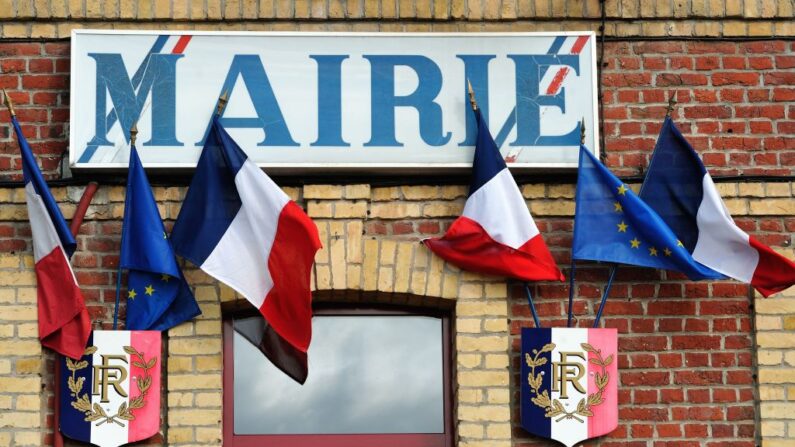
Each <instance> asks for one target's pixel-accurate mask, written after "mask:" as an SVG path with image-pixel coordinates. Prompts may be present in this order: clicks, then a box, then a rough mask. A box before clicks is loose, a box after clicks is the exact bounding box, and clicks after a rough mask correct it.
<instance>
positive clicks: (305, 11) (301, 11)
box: [293, 0, 311, 19]
mask: <svg viewBox="0 0 795 447" xmlns="http://www.w3.org/2000/svg"><path fill="white" fill-rule="evenodd" d="M293 4H294V5H295V17H296V18H298V19H306V18H309V17H310V15H311V12H310V11H311V10H310V4H309V0H293Z"/></svg>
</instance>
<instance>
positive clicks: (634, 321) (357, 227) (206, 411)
mask: <svg viewBox="0 0 795 447" xmlns="http://www.w3.org/2000/svg"><path fill="white" fill-rule="evenodd" d="M782 186H784V187H786V191H785V190H784V188H782ZM720 188H721V190H722V193H723V194H724V197H726V198H727V199H728V200H727V202H728V204H729V206H730V207H731V211H732V213H733V214H734V215H735V216H736V217H737V218H738V222H739V224H740V225H741V226H742V227H743V228H744V229H745V230H746V231H749V232H751V233H752V234H754V235H755V236H756V237H759V238H760V239H762V240H765V239H767V240H768V241H770V239H769V238H770V237H771V236H775V237H779V236H780V235H782V234H783V235H784V236H785V237H786V238H787V240H789V238H791V237H792V233H794V232H795V210H792V209H790V210H789V211H787V212H784V213H782V211H781V210H780V208H779V207H778V205H777V203H778V202H777V201H778V200H781V199H778V198H774V197H763V196H765V195H767V193H766V191H768V192H772V193H773V195H778V196H781V197H783V198H785V199H786V200H789V201H790V203H792V200H793V193H792V188H793V184H792V183H767V184H751V185H748V184H736V183H723V184H721V186H720ZM80 191H81V188H78V187H74V188H55V190H54V192H55V194H56V198H57V199H58V200H59V201H60V202H62V203H64V202H65V203H66V204H68V205H71V206H66V207H64V209H65V210H66V212H67V218H68V217H71V216H70V214H71V212H72V211H70V210H73V209H74V208H73V205H74V204H75V203H76V199H77V198H78V196H79V193H80ZM773 191H775V192H773ZM287 192H288V193H289V194H290V195H291V196H292V197H293V198H294V199H296V200H298V201H299V203H301V204H302V205H303V206H305V207H307V209H308V211H309V214H310V215H311V217H312V218H313V219H315V221H316V222H317V224H318V227H319V229H320V234H321V238H322V241H323V245H324V249H323V250H321V251H320V252H319V253H318V255H317V258H316V261H317V270H316V275H315V276H314V277H313V288H314V289H315V290H341V291H342V290H344V291H347V293H346V294H342V295H338V296H346V297H348V298H346V299H351V298H352V297H354V299H359V300H361V299H362V298H361V297H362V296H364V295H359V293H360V292H381V293H383V294H384V295H382V298H380V299H379V300H386V301H389V297H390V296H396V297H401V298H400V300H402V301H400V302H406V301H405V300H406V299H408V300H409V301H408V302H411V303H414V304H420V305H421V304H423V303H429V304H430V305H436V304H435V303H434V302H433V301H432V300H430V298H424V297H440V298H443V299H450V300H455V315H456V323H455V326H456V333H457V336H456V340H455V352H456V373H455V374H456V376H455V382H456V385H457V405H456V409H455V412H456V413H455V418H456V421H457V423H458V434H459V444H458V445H459V446H483V447H486V446H489V447H500V446H505V447H508V446H517V447H518V446H523V447H524V446H552V445H553V444H552V443H549V442H541V441H537V440H533V439H531V438H529V437H528V436H527V435H526V434H525V433H524V432H523V431H522V430H521V429H519V428H518V427H517V422H516V421H517V418H518V409H517V406H516V399H517V393H518V377H517V375H516V374H515V371H517V369H518V360H519V359H518V349H519V348H518V331H519V328H520V327H521V326H524V325H528V326H529V325H532V323H531V320H530V316H529V312H528V308H527V305H526V303H525V301H524V297H523V295H522V294H521V293H520V290H518V289H517V290H514V289H510V292H509V288H507V287H506V284H505V283H504V282H503V280H502V279H500V278H490V277H482V276H480V275H474V274H471V273H466V272H461V271H460V270H458V269H456V268H454V267H451V266H449V265H446V264H445V263H443V262H441V260H440V259H439V258H436V257H433V256H431V255H430V253H429V252H428V251H427V250H426V249H425V248H424V247H423V246H421V245H420V244H417V240H418V239H419V238H422V237H426V236H431V235H438V234H441V233H442V232H443V231H444V228H445V226H446V225H447V224H448V223H449V222H450V221H451V219H452V218H453V217H454V216H456V215H458V213H459V212H460V210H461V208H462V206H463V202H464V197H465V194H466V188H465V187H463V186H443V187H439V186H411V187H371V186H369V185H347V186H331V185H310V186H305V187H303V188H287ZM522 192H523V194H524V196H525V198H526V199H527V200H528V204H529V205H530V206H531V208H532V209H533V211H534V214H535V216H536V218H537V222H538V224H539V228H540V229H541V231H542V233H543V234H544V235H545V238H546V240H547V242H548V243H549V245H550V247H551V249H552V252H553V254H554V256H555V257H556V259H557V260H558V261H559V262H560V263H561V264H562V265H567V263H568V248H569V245H570V239H571V226H572V220H571V219H572V209H573V207H572V205H573V201H572V196H573V187H572V186H571V185H541V184H528V185H524V186H523V187H522ZM123 194H124V190H123V188H121V187H101V188H100V189H99V192H98V193H97V196H95V200H94V204H93V205H92V206H91V207H90V209H89V212H88V215H87V220H86V222H84V224H83V226H82V228H81V235H80V236H79V237H78V242H79V251H78V254H76V255H75V262H74V263H75V266H76V267H77V274H78V279H79V280H80V283H81V285H82V288H83V290H84V292H85V294H86V298H87V299H88V300H89V302H90V310H91V314H92V317H93V318H94V320H95V321H97V322H99V323H100V324H102V325H103V326H105V327H107V326H108V325H109V322H110V321H111V318H112V317H111V311H112V302H113V283H114V278H113V274H114V270H115V265H116V262H117V259H118V252H117V250H118V243H119V230H120V222H119V216H120V215H121V208H122V206H123ZM183 194H184V188H181V187H174V188H163V187H158V188H155V197H156V198H157V200H158V201H159V202H160V203H161V212H162V213H163V214H164V217H165V218H166V219H168V220H172V219H173V218H174V217H175V216H176V215H177V213H178V209H179V205H180V201H181V199H182V197H183ZM785 194H786V195H785ZM0 201H2V202H3V203H4V205H3V207H1V208H0V211H3V212H6V213H7V214H3V215H2V225H0V234H2V236H0V241H1V242H3V243H5V242H7V241H13V242H14V243H15V246H16V249H14V250H13V251H12V250H7V251H6V252H5V254H4V255H3V256H2V257H0V270H2V274H0V297H2V299H3V300H2V303H0V308H2V309H1V310H2V312H0V315H2V317H0V318H2V320H3V321H4V323H6V324H3V327H4V328H6V329H5V332H3V333H2V334H0V337H2V338H3V343H2V348H1V349H2V351H1V352H0V355H1V357H0V405H3V406H4V410H5V411H4V412H3V413H2V416H0V423H2V424H0V446H4V445H9V446H10V445H14V446H20V445H40V443H41V442H42V441H41V439H44V442H45V443H49V440H50V438H49V436H48V435H47V433H48V431H47V430H49V429H50V428H51V426H52V416H51V404H52V394H51V388H52V385H51V375H50V371H51V365H50V364H49V362H50V359H51V356H50V355H49V354H45V355H44V356H42V355H41V352H40V348H39V347H38V343H37V341H36V339H35V337H36V332H35V299H34V294H33V292H34V284H35V278H34V275H33V274H32V270H31V269H30V264H31V262H32V260H31V256H30V252H29V248H28V247H29V245H30V241H29V230H28V224H27V222H26V216H25V212H24V211H23V210H24V206H25V205H24V198H23V191H22V190H21V189H0ZM6 210H8V211H6ZM785 242H786V241H781V244H779V245H787V244H786V243H785ZM779 248H781V247H779ZM783 250H784V252H785V253H788V254H789V255H792V250H791V249H789V248H784V249H783ZM23 266H24V267H23ZM186 276H187V278H188V281H189V282H190V283H191V284H192V285H193V286H194V287H195V291H196V298H197V299H198V300H199V303H200V305H201V308H202V311H203V315H202V316H201V317H200V318H198V319H196V320H195V321H193V322H190V323H187V324H183V325H181V326H179V327H177V328H175V329H172V330H171V331H169V334H168V338H169V340H168V347H167V349H168V359H167V374H168V388H167V390H165V393H166V394H165V395H164V400H165V401H166V405H167V413H166V416H165V420H166V423H167V425H165V426H164V427H163V434H162V436H163V437H165V438H166V439H165V440H163V437H160V438H156V439H155V440H154V442H155V443H156V444H157V445H160V444H161V443H162V444H166V443H167V444H168V445H218V444H220V436H221V434H220V433H221V423H220V421H221V339H220V331H221V320H220V318H221V313H220V303H221V302H224V301H230V300H235V299H236V296H235V294H234V293H233V292H232V291H231V290H230V289H228V288H226V287H221V286H219V285H218V284H217V283H216V282H214V281H211V280H210V279H209V278H207V277H206V276H205V275H204V274H202V273H201V272H198V271H196V270H193V269H188V270H187V271H186ZM606 277H607V271H606V269H604V268H599V267H596V266H595V265H593V264H588V263H581V264H580V266H579V269H578V273H577V278H578V287H577V296H578V298H577V300H576V302H575V312H576V314H577V316H578V319H579V324H580V325H581V326H583V327H586V326H587V325H588V324H589V322H590V321H592V316H593V315H594V311H595V305H596V304H597V302H598V297H599V294H600V288H601V287H602V286H603V285H604V282H605V280H606ZM534 289H535V290H534V294H535V296H536V297H537V300H538V303H537V305H538V309H539V312H540V313H541V316H542V321H543V322H544V324H554V325H561V324H562V323H563V322H564V318H565V311H566V309H565V306H564V301H565V297H566V294H567V288H566V286H565V285H564V284H555V283H545V284H539V285H537V286H535V287H534ZM406 294H409V295H408V296H409V297H414V298H406V296H407V295H406ZM368 296H370V295H368ZM749 296H750V295H749V289H748V287H747V286H744V285H740V284H737V283H735V282H731V281H724V282H715V283H691V282H689V281H686V280H684V278H683V277H682V276H681V275H678V274H674V273H670V272H659V271H655V270H650V269H633V268H626V269H622V270H621V271H620V274H619V275H618V278H617V282H616V283H615V285H614V289H613V292H612V294H611V300H610V301H609V304H608V307H607V311H606V314H605V315H606V318H605V325H606V326H609V327H616V328H618V330H619V333H620V341H619V346H620V355H619V359H618V360H619V365H620V368H621V369H620V372H619V379H618V380H619V381H620V382H619V383H620V389H619V400H620V402H619V405H620V417H621V420H620V426H619V429H618V430H616V431H615V432H614V433H613V434H611V435H610V436H609V437H607V438H604V439H601V440H599V441H594V442H591V443H589V444H588V445H592V446H597V445H598V446H600V447H608V446H621V447H628V446H630V447H634V446H638V447H640V446H643V447H647V446H655V447H656V446H660V445H671V446H674V445H675V446H690V445H693V446H701V445H703V446H715V447H717V446H734V447H740V446H741V447H744V446H748V447H751V446H754V445H755V443H754V436H755V410H754V405H755V403H754V390H755V387H754V374H755V370H754V368H753V354H754V349H753V334H752V331H751V327H752V318H751V315H752V311H751V308H750V306H749V304H751V303H753V302H754V301H750V300H749ZM355 297H358V298H355ZM790 301H792V300H788V301H786V300H782V299H780V298H771V299H768V300H765V301H761V300H757V301H756V303H758V307H759V313H760V317H759V319H758V324H759V325H760V327H761V328H762V329H764V330H765V331H771V332H769V333H767V334H768V335H765V334H766V333H765V332H760V334H759V335H758V343H759V344H761V345H763V346H765V347H767V348H769V349H765V350H764V351H762V352H760V363H762V364H763V368H762V369H761V371H760V373H761V376H760V380H761V382H762V388H761V392H762V395H761V397H762V399H763V401H762V404H761V405H762V413H761V414H762V416H763V417H765V418H766V419H765V422H764V425H762V430H763V431H762V433H763V434H764V435H765V436H771V438H770V439H771V440H772V439H775V438H773V437H778V438H777V439H779V440H782V439H786V438H785V437H786V436H787V435H788V433H790V432H787V430H788V428H787V425H786V423H787V420H789V419H790V418H791V417H792V413H791V412H790V409H791V407H792V404H791V403H787V396H791V395H792V394H791V393H792V391H791V389H792V387H793V384H792V382H793V379H792V377H791V374H790V372H791V370H790V369H789V368H788V366H787V365H788V364H789V363H791V362H792V358H791V356H792V352H791V351H792V344H791V343H789V341H787V340H789V339H790V338H791V335H790V334H786V333H782V332H781V331H782V330H785V329H786V328H789V327H790V326H791V323H792V321H790V320H791V319H792V318H791V317H787V316H785V315H783V314H785V313H790V314H792V313H795V312H793V309H792V308H791V305H790V304H791V303H790ZM762 314H764V315H765V317H764V318H766V319H763V317H762ZM773 315H775V316H774V317H772V318H771V316H773ZM787 349H789V351H787ZM42 360H44V361H42ZM509 365H513V366H512V367H510V368H509ZM511 371H513V372H514V373H511ZM42 377H43V378H42ZM774 382H775V383H779V385H771V384H772V383H774ZM40 387H44V388H45V392H44V393H42V394H37V393H36V390H38V389H40ZM768 419H769V420H768ZM40 425H41V426H42V427H45V428H44V429H40V428H39V427H40ZM12 439H13V441H12ZM663 440H664V441H663ZM707 440H708V441H707ZM660 442H669V444H660ZM766 442H767V443H768V444H765V445H766V446H768V445H770V446H776V445H777V444H775V443H772V441H770V440H767V441H766ZM782 442H784V441H782ZM787 442H791V441H787ZM778 445H784V444H778Z"/></svg>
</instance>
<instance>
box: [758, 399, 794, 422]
mask: <svg viewBox="0 0 795 447" xmlns="http://www.w3.org/2000/svg"><path fill="white" fill-rule="evenodd" d="M759 409H760V410H761V415H762V418H763V419H768V418H769V419H795V402H787V403H784V402H762V403H761V404H760V405H759Z"/></svg>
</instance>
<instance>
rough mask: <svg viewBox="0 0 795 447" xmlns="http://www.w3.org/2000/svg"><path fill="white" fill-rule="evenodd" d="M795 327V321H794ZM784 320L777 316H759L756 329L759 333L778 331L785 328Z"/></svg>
mask: <svg viewBox="0 0 795 447" xmlns="http://www.w3.org/2000/svg"><path fill="white" fill-rule="evenodd" d="M793 324H794V325H795V321H793ZM783 327H784V326H783V324H782V319H781V317H776V316H765V315H757V316H756V329H757V330H758V331H769V330H776V329H781V328H783Z"/></svg>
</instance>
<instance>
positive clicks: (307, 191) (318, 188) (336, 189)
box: [304, 185, 343, 199]
mask: <svg viewBox="0 0 795 447" xmlns="http://www.w3.org/2000/svg"><path fill="white" fill-rule="evenodd" d="M342 190H343V188H342V186H339V185H306V186H304V198H305V199H341V198H342Z"/></svg>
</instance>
